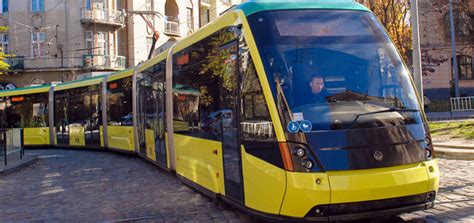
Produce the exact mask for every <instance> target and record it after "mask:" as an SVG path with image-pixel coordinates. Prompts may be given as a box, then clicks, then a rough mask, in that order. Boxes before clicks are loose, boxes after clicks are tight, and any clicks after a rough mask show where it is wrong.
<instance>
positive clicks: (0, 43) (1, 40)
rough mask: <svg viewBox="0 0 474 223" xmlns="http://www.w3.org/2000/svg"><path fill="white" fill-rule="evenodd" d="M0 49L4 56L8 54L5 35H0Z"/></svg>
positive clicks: (6, 35)
mask: <svg viewBox="0 0 474 223" xmlns="http://www.w3.org/2000/svg"><path fill="white" fill-rule="evenodd" d="M0 48H1V51H2V52H3V53H5V54H8V53H9V52H10V50H9V44H8V34H7V33H4V34H0Z"/></svg>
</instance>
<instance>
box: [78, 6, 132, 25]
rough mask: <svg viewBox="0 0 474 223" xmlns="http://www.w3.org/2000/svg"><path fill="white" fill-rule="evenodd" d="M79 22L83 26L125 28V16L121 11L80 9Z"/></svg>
mask: <svg viewBox="0 0 474 223" xmlns="http://www.w3.org/2000/svg"><path fill="white" fill-rule="evenodd" d="M81 10H82V14H81V22H82V23H83V24H92V23H97V24H105V25H112V26H116V27H121V28H122V27H125V16H124V15H123V14H122V12H121V11H117V10H111V9H97V8H82V9H81Z"/></svg>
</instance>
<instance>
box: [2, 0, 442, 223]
mask: <svg viewBox="0 0 474 223" xmlns="http://www.w3.org/2000/svg"><path fill="white" fill-rule="evenodd" d="M0 99H1V101H0V115H1V123H2V125H3V127H8V128H15V127H16V128H18V127H21V128H24V144H25V146H49V145H54V146H58V147H71V148H86V147H87V148H96V149H102V150H105V149H110V150H114V151H121V152H127V153H133V154H138V155H139V156H140V157H142V158H144V159H146V160H148V161H149V162H152V163H153V164H155V165H157V166H159V167H161V168H163V169H165V170H168V171H170V172H172V173H175V174H176V176H177V177H179V178H180V179H181V180H182V181H183V182H184V183H186V184H187V185H189V186H191V187H193V188H195V189H196V190H199V191H201V192H203V193H205V194H207V195H209V196H211V197H214V198H216V199H221V200H223V201H225V202H227V203H230V204H231V205H233V206H234V207H237V208H240V209H241V210H243V211H245V212H247V213H250V214H252V215H255V216H257V217H261V218H264V219H267V220H294V221H305V220H307V221H328V220H329V221H333V220H347V219H358V218H366V217H374V216H381V215H382V216H387V215H392V214H399V213H404V212H410V211H415V210H423V209H429V208H431V207H433V205H434V200H435V197H436V193H437V190H438V183H439V182H438V181H439V170H438V166H437V162H436V159H434V150H433V145H432V143H431V137H430V134H429V131H428V127H427V121H426V117H425V114H424V112H423V108H422V106H420V99H419V97H418V96H417V93H416V90H415V88H414V85H413V81H412V79H411V77H410V74H409V72H408V70H407V68H406V65H405V64H404V63H403V61H402V60H401V58H400V55H399V53H398V52H397V50H396V48H395V46H394V45H393V43H392V41H391V40H390V38H389V37H388V35H387V33H386V31H385V30H384V28H383V27H382V26H381V25H380V23H379V22H378V21H377V19H376V18H375V16H374V15H373V14H372V13H371V12H370V11H369V10H368V9H367V8H365V7H364V6H362V5H360V4H357V3H354V2H352V1H297V2H292V1H277V0H274V1H258V0H255V1H248V2H246V3H243V4H241V5H239V6H237V7H235V8H233V9H232V10H229V11H228V12H226V13H225V14H223V15H222V16H221V17H219V18H218V19H217V20H215V21H214V22H212V23H210V24H208V25H206V26H204V27H203V28H202V29H200V30H199V31H197V32H195V33H193V34H192V35H190V36H189V37H187V38H185V39H183V40H181V41H179V42H177V43H176V44H175V45H174V46H172V47H171V48H170V49H168V50H166V52H163V53H161V54H159V55H157V56H155V57H154V58H152V59H150V60H148V61H146V62H144V63H142V64H140V65H138V66H136V67H133V68H130V69H128V70H124V71H121V72H118V73H114V74H110V75H108V76H105V77H99V78H92V79H88V80H83V81H75V82H70V83H64V84H60V85H56V86H40V87H31V88H22V89H15V90H7V91H2V92H0ZM321 99H322V100H321ZM124 165H125V164H124Z"/></svg>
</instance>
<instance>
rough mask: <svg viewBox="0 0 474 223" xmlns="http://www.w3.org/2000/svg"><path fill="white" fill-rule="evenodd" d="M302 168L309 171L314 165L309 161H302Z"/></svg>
mask: <svg viewBox="0 0 474 223" xmlns="http://www.w3.org/2000/svg"><path fill="white" fill-rule="evenodd" d="M303 166H304V167H306V169H311V168H313V166H314V164H313V162H312V161H311V160H305V161H303Z"/></svg>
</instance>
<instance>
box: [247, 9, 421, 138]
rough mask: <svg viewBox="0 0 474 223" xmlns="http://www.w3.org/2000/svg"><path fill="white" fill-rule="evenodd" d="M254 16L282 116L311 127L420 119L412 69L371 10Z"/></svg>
mask: <svg viewBox="0 0 474 223" xmlns="http://www.w3.org/2000/svg"><path fill="white" fill-rule="evenodd" d="M249 21H250V23H251V25H252V26H253V27H252V28H253V34H254V36H255V39H256V42H257V44H258V46H259V50H260V53H261V56H262V59H263V62H264V64H265V68H266V71H267V75H268V79H269V82H270V85H271V87H272V90H273V93H274V97H275V98H276V99H277V104H278V105H279V107H280V108H279V109H280V111H284V110H286V111H287V112H288V113H289V114H281V115H283V116H285V115H288V116H290V117H291V119H293V120H295V119H297V120H298V119H300V120H309V121H311V122H312V124H313V128H312V131H318V130H331V129H332V130H335V129H354V128H366V127H370V128H373V127H377V126H387V125H403V124H416V123H420V122H421V117H420V112H419V111H420V107H419V103H418V100H417V98H416V94H415V92H414V89H413V86H412V84H411V81H410V78H409V72H408V71H407V69H406V67H405V66H404V64H403V62H402V60H401V59H400V56H399V54H398V52H397V50H396V49H395V47H394V45H393V44H392V43H391V41H390V39H389V37H388V36H387V35H386V34H385V33H384V31H383V28H382V27H381V26H380V25H379V23H378V22H376V19H375V17H374V16H373V15H372V14H371V13H368V12H362V11H337V10H318V11H317V12H315V11H314V10H300V11H272V12H262V13H258V14H256V15H252V16H251V17H250V18H249ZM268 28H271V32H269V31H268ZM269 33H272V35H269ZM286 106H287V107H288V108H286V109H285V108H283V109H282V108H281V107H286ZM300 120H298V121H300Z"/></svg>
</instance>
